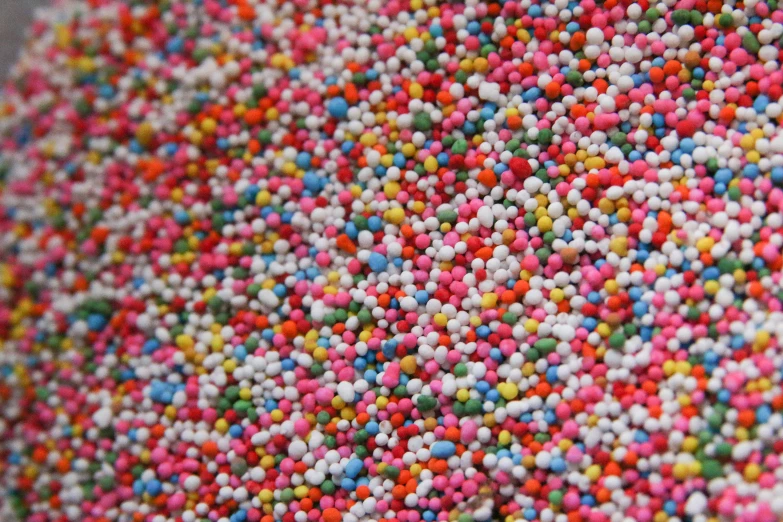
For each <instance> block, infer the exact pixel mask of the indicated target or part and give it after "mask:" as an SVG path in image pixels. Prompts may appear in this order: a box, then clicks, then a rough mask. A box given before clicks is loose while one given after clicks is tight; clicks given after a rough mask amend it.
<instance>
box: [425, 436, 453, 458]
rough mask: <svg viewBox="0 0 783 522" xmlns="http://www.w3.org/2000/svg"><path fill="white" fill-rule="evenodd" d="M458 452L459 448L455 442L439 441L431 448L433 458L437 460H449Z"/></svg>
mask: <svg viewBox="0 0 783 522" xmlns="http://www.w3.org/2000/svg"><path fill="white" fill-rule="evenodd" d="M456 451H457V447H456V446H455V445H454V443H453V442H450V441H448V440H441V441H438V442H436V443H435V444H433V445H432V448H430V453H432V456H433V457H435V458H436V459H447V458H449V457H451V456H452V455H454V453H456Z"/></svg>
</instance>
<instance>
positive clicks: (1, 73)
mask: <svg viewBox="0 0 783 522" xmlns="http://www.w3.org/2000/svg"><path fill="white" fill-rule="evenodd" d="M47 3H48V0H0V79H5V78H6V77H7V76H8V70H9V68H10V67H11V65H13V63H14V62H15V61H16V58H17V57H18V56H19V50H20V49H21V48H22V44H23V43H24V36H25V32H26V31H27V28H28V27H29V25H30V21H31V20H32V19H33V11H35V8H36V7H41V6H44V5H46V4H47Z"/></svg>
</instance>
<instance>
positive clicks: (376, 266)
mask: <svg viewBox="0 0 783 522" xmlns="http://www.w3.org/2000/svg"><path fill="white" fill-rule="evenodd" d="M368 264H369V265H370V270H372V271H373V272H382V271H384V270H386V267H387V266H388V264H389V262H388V261H387V260H386V256H384V255H382V254H379V253H378V252H373V253H372V254H370V259H369V260H368Z"/></svg>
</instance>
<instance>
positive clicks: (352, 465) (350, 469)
mask: <svg viewBox="0 0 783 522" xmlns="http://www.w3.org/2000/svg"><path fill="white" fill-rule="evenodd" d="M363 467H364V463H363V462H362V461H361V459H351V460H350V461H348V464H346V465H345V476H346V477H348V478H352V479H353V478H356V477H358V476H359V473H361V472H362V468H363Z"/></svg>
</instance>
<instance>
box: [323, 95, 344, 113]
mask: <svg viewBox="0 0 783 522" xmlns="http://www.w3.org/2000/svg"><path fill="white" fill-rule="evenodd" d="M327 110H328V111H329V114H331V115H332V116H334V117H335V118H345V116H346V115H347V114H348V102H347V101H345V98H342V97H340V96H338V97H337V98H332V99H331V100H329V104H328V105H327Z"/></svg>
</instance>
